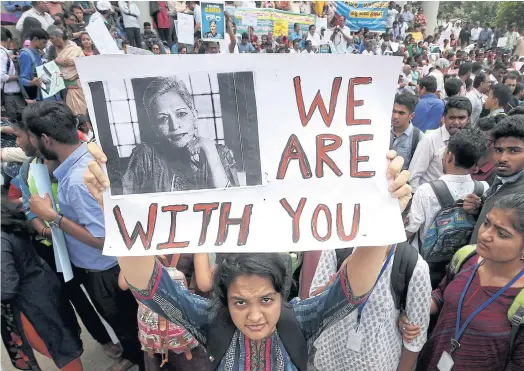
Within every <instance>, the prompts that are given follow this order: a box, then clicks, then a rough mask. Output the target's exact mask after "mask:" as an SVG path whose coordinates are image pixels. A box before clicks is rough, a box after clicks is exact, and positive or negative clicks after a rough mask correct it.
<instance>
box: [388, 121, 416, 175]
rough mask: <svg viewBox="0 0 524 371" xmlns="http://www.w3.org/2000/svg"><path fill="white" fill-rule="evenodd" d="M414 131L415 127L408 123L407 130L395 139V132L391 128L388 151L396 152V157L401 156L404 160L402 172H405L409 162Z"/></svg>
mask: <svg viewBox="0 0 524 371" xmlns="http://www.w3.org/2000/svg"><path fill="white" fill-rule="evenodd" d="M414 130H415V127H414V126H413V124H412V123H410V124H409V126H408V128H407V129H406V130H405V131H404V132H403V133H402V134H400V135H399V136H398V137H397V136H395V131H394V130H393V127H392V128H391V133H390V143H391V144H390V149H394V150H395V151H396V152H397V155H399V156H402V157H403V158H404V167H403V169H404V170H407V169H408V168H409V163H410V162H411V154H412V153H413V150H412V145H413V131H414ZM421 135H422V134H421Z"/></svg>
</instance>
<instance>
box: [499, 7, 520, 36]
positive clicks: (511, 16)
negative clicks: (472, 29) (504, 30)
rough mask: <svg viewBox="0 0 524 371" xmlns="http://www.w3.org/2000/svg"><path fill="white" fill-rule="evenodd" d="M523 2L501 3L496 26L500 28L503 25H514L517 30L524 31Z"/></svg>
mask: <svg viewBox="0 0 524 371" xmlns="http://www.w3.org/2000/svg"><path fill="white" fill-rule="evenodd" d="M523 15H524V2H523V1H516V2H512V1H503V2H502V3H501V4H500V7H499V9H498V12H497V26H498V27H502V26H503V25H504V23H508V24H509V25H511V24H513V23H515V24H517V26H518V29H519V30H521V29H524V17H523Z"/></svg>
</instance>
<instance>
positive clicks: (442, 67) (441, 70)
mask: <svg viewBox="0 0 524 371" xmlns="http://www.w3.org/2000/svg"><path fill="white" fill-rule="evenodd" d="M449 66H450V62H449V61H448V60H447V59H446V58H439V59H437V61H436V62H435V69H434V70H433V72H431V73H430V74H429V76H433V77H434V78H435V80H436V81H437V91H436V95H437V97H438V98H440V99H444V98H446V91H445V90H444V75H445V74H447V73H448V70H449Z"/></svg>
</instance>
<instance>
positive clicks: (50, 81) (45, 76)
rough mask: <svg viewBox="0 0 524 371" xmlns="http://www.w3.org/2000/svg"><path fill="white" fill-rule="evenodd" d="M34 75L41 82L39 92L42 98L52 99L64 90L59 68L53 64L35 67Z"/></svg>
mask: <svg viewBox="0 0 524 371" xmlns="http://www.w3.org/2000/svg"><path fill="white" fill-rule="evenodd" d="M36 75H37V76H38V77H39V78H40V80H42V84H41V85H40V90H41V92H42V98H44V99H45V98H48V97H52V96H53V95H55V94H56V93H58V92H60V91H62V90H64V89H65V84H64V79H63V78H62V76H61V74H60V68H59V67H58V66H57V64H56V63H55V62H54V61H53V62H49V63H45V64H43V65H41V66H37V67H36Z"/></svg>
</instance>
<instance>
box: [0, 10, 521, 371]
mask: <svg viewBox="0 0 524 371" xmlns="http://www.w3.org/2000/svg"><path fill="white" fill-rule="evenodd" d="M5 3H6V4H4V5H5V7H6V9H7V10H8V11H9V12H11V13H12V14H13V18H12V25H13V26H14V27H15V29H16V30H17V31H19V32H20V34H19V35H20V36H17V37H14V35H15V34H16V35H18V34H17V33H15V31H14V30H13V31H12V30H10V29H8V28H7V27H2V30H1V47H0V49H1V51H0V58H1V60H0V67H1V82H2V98H1V100H2V125H1V137H2V148H1V160H2V179H3V186H2V202H1V207H2V216H1V223H2V260H1V265H2V290H1V294H2V297H1V299H2V313H1V319H2V323H1V324H2V328H1V329H2V340H3V343H4V345H5V347H6V349H7V352H8V354H9V356H10V359H11V362H12V364H13V366H14V367H15V368H17V369H20V370H40V367H39V365H38V362H37V359H36V357H35V351H36V352H38V353H40V354H42V355H44V356H46V357H48V358H51V359H52V360H53V361H54V363H55V364H56V366H57V368H59V369H61V370H66V371H77V370H82V369H87V367H86V366H85V365H83V364H82V362H81V360H80V356H81V354H82V352H83V345H82V341H81V338H80V331H81V330H80V329H81V326H80V325H79V321H81V322H82V323H83V325H84V327H85V328H86V329H87V331H88V332H89V334H90V336H92V338H93V339H94V340H95V341H96V342H98V343H99V344H100V347H101V348H102V349H103V351H104V353H105V354H106V355H107V356H108V357H111V358H114V359H115V360H116V361H115V364H114V365H113V366H112V367H111V371H123V370H128V369H130V368H132V367H133V366H134V365H138V368H139V369H140V370H147V371H158V370H177V371H180V370H279V371H280V370H281V371H288V370H299V371H306V370H309V371H312V370H313V371H315V370H318V371H338V370H349V369H355V370H362V371H368V370H391V371H394V370H401V371H404V370H405V371H408V370H413V369H416V370H420V371H425V370H454V371H461V370H463V371H466V370H467V371H469V370H515V371H516V370H522V369H524V330H522V328H521V327H522V325H524V320H523V318H524V176H523V175H522V174H523V172H524V77H523V73H524V63H523V62H524V30H520V31H521V33H520V34H519V32H518V30H517V28H516V26H515V25H504V26H503V27H490V24H488V23H486V24H485V25H484V26H483V27H481V26H480V24H479V23H478V22H477V23H473V22H467V21H453V22H452V21H450V20H449V19H445V20H443V21H442V22H441V25H439V26H438V28H437V29H435V30H434V31H433V32H429V30H428V29H427V20H426V17H425V16H424V12H423V10H422V9H421V8H420V9H414V8H412V7H410V6H409V5H405V6H404V7H400V6H398V5H397V4H395V3H394V2H390V3H389V7H388V10H387V20H386V29H385V32H383V33H373V32H370V31H369V30H368V29H361V30H357V31H356V32H355V31H351V30H350V29H349V27H348V26H347V20H346V19H345V18H344V17H343V16H340V15H338V14H337V13H336V12H335V8H334V6H333V4H332V2H324V1H314V2H303V1H291V2H279V1H275V2H273V1H264V2H226V3H227V4H226V5H230V6H236V7H240V6H241V7H269V8H276V9H280V10H284V11H291V12H295V13H302V14H314V15H316V16H318V17H324V18H327V25H328V26H327V29H321V30H317V29H316V27H315V26H314V25H310V26H308V31H307V32H302V30H303V27H302V25H300V24H295V25H294V27H293V31H292V32H290V33H289V35H288V36H281V37H277V38H274V37H273V35H272V34H271V32H270V33H268V34H263V35H256V34H255V30H254V28H253V27H250V28H249V32H246V33H242V34H240V35H239V34H238V33H237V29H236V24H235V21H234V17H232V16H230V15H229V14H228V13H226V14H225V16H226V22H225V25H226V35H225V37H224V39H223V40H217V41H216V42H215V41H202V33H201V25H200V12H201V9H200V5H199V3H198V2H181V1H168V2H163V1H159V2H150V15H151V16H152V18H153V22H149V21H148V20H146V21H145V22H142V21H143V18H144V17H145V15H141V13H140V9H139V7H138V6H137V5H136V4H135V3H134V2H132V1H119V2H108V1H97V2H96V3H94V2H90V1H79V2H71V4H68V6H67V7H66V2H60V1H57V2H43V1H34V2H27V1H26V2H14V1H8V2H5ZM178 13H190V14H193V15H194V17H195V30H194V31H195V32H194V36H195V40H194V43H193V44H183V43H179V42H178V41H177V35H176V31H175V29H174V27H173V19H175V18H176V15H177V14H178ZM141 18H142V19H141ZM97 19H99V20H100V19H101V20H102V21H103V22H104V23H105V24H106V26H107V29H108V30H109V32H110V34H111V35H112V37H113V39H114V41H115V43H116V45H117V46H118V48H119V49H122V50H126V49H127V47H128V46H133V47H138V48H143V49H147V50H149V51H150V52H151V53H152V54H170V53H171V54H204V53H205V54H217V53H301V54H315V53H317V52H320V49H321V48H320V46H321V45H328V46H329V48H328V50H329V52H331V53H335V54H364V55H381V56H383V58H388V57H387V56H390V55H391V56H399V57H402V59H403V64H402V69H401V71H398V86H397V91H396V95H395V97H394V104H393V107H392V116H391V130H390V150H392V151H390V152H389V153H388V158H389V159H390V160H391V161H390V165H389V168H388V177H389V178H390V179H391V181H392V183H391V185H390V188H389V190H390V192H391V194H392V196H393V197H395V198H398V199H399V204H400V209H401V210H399V213H400V212H401V213H402V217H403V219H404V227H405V232H406V242H404V243H401V244H398V245H393V246H380V247H374V248H353V249H339V250H326V251H322V252H321V251H308V252H290V253H287V252H285V253H284V252H283V253H275V254H218V253H217V254H203V253H202V254H179V255H165V256H158V257H119V258H118V259H117V258H115V257H111V256H105V255H103V254H102V249H103V246H104V237H105V226H104V214H103V200H102V193H103V191H104V189H106V188H107V187H108V186H109V181H108V179H107V177H106V175H105V174H104V172H103V171H102V169H101V165H103V163H105V162H106V158H105V155H104V154H103V153H102V151H101V149H100V148H99V147H98V146H97V145H96V140H97V138H96V137H95V135H94V133H93V128H92V126H91V123H90V117H89V113H88V111H87V105H86V101H85V97H84V94H83V91H82V86H81V84H80V81H79V76H78V72H77V70H76V67H75V60H76V59H77V58H85V57H89V56H92V55H97V54H99V51H98V50H97V47H96V45H94V44H93V42H92V40H91V38H90V37H89V34H88V33H87V32H86V25H88V24H89V23H90V22H93V21H95V20H97ZM141 25H142V26H143V32H141ZM317 31H318V32H317ZM326 35H330V36H326ZM500 38H505V41H506V42H505V43H504V44H503V45H502V44H500V43H499V42H498V41H499V39H500ZM151 58H153V59H154V57H151ZM192 58H193V57H192ZM194 58H198V57H197V56H195V57H194ZM306 58H307V57H306ZM311 58H316V57H315V56H313V57H311ZM351 58H353V59H354V60H355V61H357V59H356V58H362V59H361V60H362V63H365V58H366V57H351ZM50 61H55V62H56V64H57V66H58V67H59V69H60V72H61V76H62V77H63V79H64V83H65V87H66V88H65V89H64V90H62V91H61V92H60V93H58V94H56V95H54V96H49V97H46V98H43V91H42V80H41V79H40V78H39V77H38V76H37V73H36V67H38V66H41V65H43V64H44V63H47V62H50ZM175 83H176V84H175ZM156 84H157V85H155V86H153V85H152V86H153V87H152V88H151V89H154V91H160V92H161V93H156V94H154V99H156V100H159V99H160V98H162V96H163V95H166V94H178V95H180V97H181V99H182V100H183V99H184V98H183V97H182V96H181V95H184V93H181V92H180V91H181V89H180V87H179V86H178V85H179V83H178V82H177V81H171V80H170V79H161V80H158V81H157V82H156ZM170 84H171V85H173V84H174V85H177V87H178V88H177V89H174V88H173V86H174V85H173V86H171V85H170ZM184 89H185V88H184ZM184 89H182V90H184ZM162 92H163V93H162ZM170 97H171V96H170ZM152 99H153V98H152ZM150 103H151V104H153V103H155V102H150ZM174 145H175V144H174ZM175 146H176V145H175ZM213 150H214V151H215V152H217V151H219V150H220V148H218V147H216V148H215V147H213ZM135 157H136V156H135ZM222 157H223V156H222ZM32 164H39V165H44V166H45V168H47V171H48V173H49V175H50V178H51V181H52V194H48V195H46V196H45V197H41V195H40V194H39V192H38V187H37V185H36V180H35V178H36V174H33V172H34V171H36V170H33V169H36V167H33V166H30V165H32ZM226 168H229V166H226ZM196 171H199V169H196ZM222 175H223V176H222V178H221V180H222V181H223V183H224V184H226V183H227V184H229V183H231V182H232V183H234V182H235V177H236V174H222ZM155 176H157V174H149V175H148V178H154V177H155ZM124 178H125V179H127V181H126V182H124V183H125V184H126V186H129V187H132V186H133V184H134V183H133V181H131V180H130V179H131V178H136V179H138V178H137V177H136V176H134V175H130V174H126V175H124ZM236 181H238V180H236ZM521 187H522V188H521ZM376 212H378V210H377V211H376ZM58 229H60V230H61V231H62V232H63V234H64V237H65V244H66V247H67V251H68V253H69V258H70V262H71V266H72V269H73V273H74V278H73V279H72V280H70V281H67V282H66V281H65V279H64V276H63V274H62V273H58V272H57V258H56V257H55V254H54V248H53V240H54V239H53V230H58ZM84 290H85V291H84ZM91 303H92V304H91ZM95 308H96V310H95ZM101 318H103V319H104V320H105V321H106V322H107V323H108V324H109V325H110V326H111V327H112V329H113V330H114V332H115V334H116V336H117V338H118V341H119V342H118V344H114V343H113V341H112V340H111V337H110V335H109V334H108V332H107V330H106V328H105V327H104V325H103V323H102V320H101Z"/></svg>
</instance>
